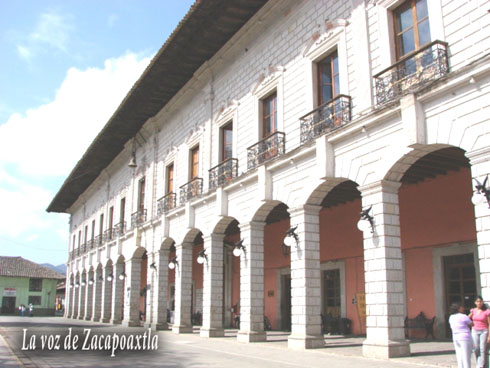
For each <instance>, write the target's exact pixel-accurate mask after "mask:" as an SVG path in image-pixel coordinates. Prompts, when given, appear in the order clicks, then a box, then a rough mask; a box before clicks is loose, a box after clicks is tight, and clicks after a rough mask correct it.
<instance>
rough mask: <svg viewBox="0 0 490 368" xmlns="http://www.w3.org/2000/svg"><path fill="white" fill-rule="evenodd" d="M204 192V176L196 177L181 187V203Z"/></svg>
mask: <svg viewBox="0 0 490 368" xmlns="http://www.w3.org/2000/svg"><path fill="white" fill-rule="evenodd" d="M201 193H202V178H194V179H192V180H191V181H190V182H188V183H186V184H184V185H182V186H181V187H180V203H181V204H183V203H185V202H188V201H190V200H191V199H192V198H196V197H198V196H199V195H201Z"/></svg>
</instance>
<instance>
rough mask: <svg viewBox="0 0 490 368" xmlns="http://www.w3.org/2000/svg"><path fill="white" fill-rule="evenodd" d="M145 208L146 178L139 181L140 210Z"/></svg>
mask: <svg viewBox="0 0 490 368" xmlns="http://www.w3.org/2000/svg"><path fill="white" fill-rule="evenodd" d="M144 209H145V178H144V177H143V178H141V179H140V181H139V182H138V211H143V210H144Z"/></svg>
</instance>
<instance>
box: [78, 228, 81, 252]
mask: <svg viewBox="0 0 490 368" xmlns="http://www.w3.org/2000/svg"><path fill="white" fill-rule="evenodd" d="M80 244H82V230H79V231H78V248H80Z"/></svg>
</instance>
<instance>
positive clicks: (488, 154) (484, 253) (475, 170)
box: [466, 148, 490, 303]
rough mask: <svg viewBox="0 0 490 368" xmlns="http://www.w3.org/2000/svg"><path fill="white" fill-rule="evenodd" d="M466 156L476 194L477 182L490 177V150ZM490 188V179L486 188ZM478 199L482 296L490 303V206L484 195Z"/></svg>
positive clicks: (476, 215)
mask: <svg viewBox="0 0 490 368" xmlns="http://www.w3.org/2000/svg"><path fill="white" fill-rule="evenodd" d="M466 156H467V157H468V158H469V159H470V163H471V176H472V177H473V179H475V181H473V183H472V187H473V193H474V192H475V186H476V180H478V182H480V184H483V182H484V181H485V178H487V177H490V149H489V148H487V149H481V150H477V151H472V152H467V153H466ZM489 187H490V179H488V180H487V183H486V188H489ZM478 196H481V197H477V198H479V199H480V200H481V202H480V203H478V204H476V205H475V222H476V223H475V224H476V242H477V245H478V258H479V263H480V285H481V296H482V297H483V300H484V301H485V302H486V303H489V302H490V205H489V203H488V202H487V200H486V198H485V197H484V196H483V195H482V194H478Z"/></svg>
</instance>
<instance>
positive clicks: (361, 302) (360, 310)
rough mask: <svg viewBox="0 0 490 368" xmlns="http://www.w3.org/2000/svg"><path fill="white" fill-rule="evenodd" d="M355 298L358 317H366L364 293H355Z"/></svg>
mask: <svg viewBox="0 0 490 368" xmlns="http://www.w3.org/2000/svg"><path fill="white" fill-rule="evenodd" d="M356 300H357V314H359V318H366V293H356Z"/></svg>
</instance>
